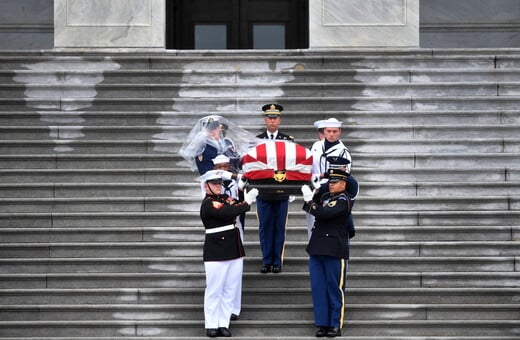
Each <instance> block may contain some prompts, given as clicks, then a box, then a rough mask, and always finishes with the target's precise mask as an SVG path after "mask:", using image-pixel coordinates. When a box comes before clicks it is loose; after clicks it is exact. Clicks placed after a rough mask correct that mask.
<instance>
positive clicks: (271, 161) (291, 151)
mask: <svg viewBox="0 0 520 340" xmlns="http://www.w3.org/2000/svg"><path fill="white" fill-rule="evenodd" d="M311 168H312V153H311V151H310V150H309V149H307V148H305V147H303V146H301V145H299V144H296V143H293V142H290V141H282V140H276V141H268V140H267V141H265V142H262V143H261V144H258V145H257V146H256V147H254V148H253V149H251V150H249V151H248V152H247V153H246V154H245V155H244V156H243V157H242V170H243V171H244V175H243V176H244V178H247V180H248V181H249V186H254V187H257V188H258V189H259V190H260V191H261V192H275V193H284V194H295V193H299V192H300V186H301V185H302V184H305V183H308V182H309V181H310V180H311V177H312V175H311Z"/></svg>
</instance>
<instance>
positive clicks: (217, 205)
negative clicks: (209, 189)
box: [212, 201, 224, 209]
mask: <svg viewBox="0 0 520 340" xmlns="http://www.w3.org/2000/svg"><path fill="white" fill-rule="evenodd" d="M212 203H213V208H215V209H220V208H222V206H223V205H224V203H222V202H217V201H213V202H212Z"/></svg>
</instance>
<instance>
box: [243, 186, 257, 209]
mask: <svg viewBox="0 0 520 340" xmlns="http://www.w3.org/2000/svg"><path fill="white" fill-rule="evenodd" d="M256 196H258V189H257V188H253V189H251V190H249V191H247V192H245V193H244V201H246V203H247V204H249V205H251V204H253V203H255V202H256Z"/></svg>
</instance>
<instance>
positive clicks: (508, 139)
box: [0, 123, 520, 153]
mask: <svg viewBox="0 0 520 340" xmlns="http://www.w3.org/2000/svg"><path fill="white" fill-rule="evenodd" d="M519 127H520V125H517V124H489V125H486V124H478V125H468V124H460V123H459V124H456V125H450V126H447V125H404V124H400V125H390V124H386V125H381V124H379V125H349V126H345V127H344V128H343V130H344V135H345V136H344V138H345V141H346V143H347V145H348V144H350V143H349V141H352V142H353V143H356V141H357V142H358V143H361V142H368V143H381V141H386V140H388V141H390V142H393V143H394V144H397V143H398V142H402V141H403V140H406V141H409V142H411V141H418V142H421V141H422V142H424V141H430V142H431V143H435V142H437V141H440V142H442V141H443V140H445V139H454V143H457V142H459V143H460V141H461V140H462V141H464V140H465V139H474V140H475V142H480V141H482V142H486V141H488V140H491V141H492V140H502V141H504V143H518V136H517V134H516V132H517V131H518V129H519ZM244 128H245V129H247V130H248V131H250V132H251V134H253V135H255V134H258V133H260V132H262V131H263V130H262V129H261V128H260V127H258V126H244ZM286 130H287V131H291V134H292V135H293V136H294V137H295V138H296V141H297V142H298V143H299V144H302V145H304V146H308V147H310V146H311V145H312V143H314V142H315V141H316V137H315V135H316V132H315V130H314V129H312V124H310V125H288V126H287V127H286ZM188 132H189V129H186V127H183V126H160V125H155V126H148V125H143V126H109V125H104V126H82V125H59V124H58V125H55V124H53V125H49V126H4V127H0V134H1V135H0V136H2V141H4V140H5V141H11V143H13V144H14V143H15V142H17V143H24V142H25V141H27V142H28V143H31V142H32V143H34V144H37V143H45V142H46V143H50V142H52V141H57V145H56V146H67V145H60V142H61V143H64V144H65V143H67V142H75V141H76V142H77V141H79V140H81V141H83V142H86V141H92V144H93V145H95V144H101V143H105V144H106V145H107V146H110V144H111V143H115V142H119V143H121V144H123V143H127V144H130V145H135V147H136V148H137V150H135V151H133V153H138V152H139V151H138V150H139V148H141V149H142V150H148V149H151V150H153V148H155V150H159V151H166V150H168V151H171V152H178V150H179V148H180V146H181V145H182V142H183V140H184V138H185V137H186V136H187V134H188ZM342 136H343V134H342ZM73 145H74V144H72V145H71V146H73ZM513 146H514V144H513ZM508 149H511V150H512V151H515V149H514V147H509V148H508V146H507V145H506V146H504V147H502V148H501V151H502V152H503V151H507V150H508ZM516 150H518V148H517V149H516Z"/></svg>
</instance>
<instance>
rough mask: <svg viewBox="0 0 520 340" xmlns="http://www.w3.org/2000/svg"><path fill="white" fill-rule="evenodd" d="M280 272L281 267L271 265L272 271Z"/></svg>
mask: <svg viewBox="0 0 520 340" xmlns="http://www.w3.org/2000/svg"><path fill="white" fill-rule="evenodd" d="M281 272H282V267H280V266H273V273H275V274H278V273H281Z"/></svg>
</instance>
